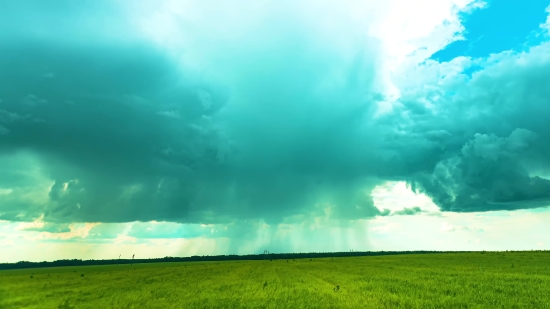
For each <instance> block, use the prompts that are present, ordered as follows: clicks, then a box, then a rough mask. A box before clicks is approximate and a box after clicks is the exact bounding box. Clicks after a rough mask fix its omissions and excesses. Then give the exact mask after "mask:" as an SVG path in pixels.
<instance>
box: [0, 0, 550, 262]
mask: <svg viewBox="0 0 550 309" xmlns="http://www.w3.org/2000/svg"><path fill="white" fill-rule="evenodd" d="M549 14H550V1H549V0H546V1H542V0H541V1H539V0H533V1H527V2H526V1H523V2H520V1H512V0H492V1H480V0H417V1H409V0H388V1H374V0H366V1H359V0H343V1H328V0H315V1H314V0H302V1H290V0H282V1H272V0H259V1H258V0H254V1H253V0H235V1H231V2H230V1H225V2H222V1H198V0H160V1H153V0H144V1H139V2H136V1H130V0H110V1H107V0H93V1H92V0H85V1H79V2H78V5H77V4H76V3H75V2H74V1H69V0H53V1H49V2H48V4H47V5H46V4H45V3H44V2H43V1H39V0H20V1H11V2H7V3H4V4H2V10H1V11H0V68H1V70H0V252H1V253H2V254H0V262H15V261H20V260H28V261H42V260H55V259H65V258H71V259H72V258H81V259H106V258H117V257H118V256H119V255H122V256H123V257H130V256H132V255H133V254H135V256H136V257H141V258H153V257H164V256H191V255H214V254H257V253H262V252H263V251H264V250H269V251H270V252H274V253H275V252H326V251H349V250H356V251H367V250H369V251H379V250H396V251H397V250H542V249H544V250H548V249H550V233H548V232H549V231H550V229H549V228H548V222H550V144H549V143H548V142H547V141H548V140H550V122H548V119H550V33H549V31H550V18H549Z"/></svg>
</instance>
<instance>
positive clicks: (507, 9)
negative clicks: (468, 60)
mask: <svg viewBox="0 0 550 309" xmlns="http://www.w3.org/2000/svg"><path fill="white" fill-rule="evenodd" d="M486 3H487V5H486V6H485V7H484V8H483V9H478V10H475V11H473V12H471V13H469V14H466V13H465V14H463V15H462V16H461V20H462V24H463V26H464V28H465V32H464V33H463V36H464V40H459V41H454V42H452V43H451V44H449V45H447V46H446V47H445V48H444V49H442V50H440V51H438V52H436V53H435V54H433V55H432V56H431V57H430V58H431V59H433V60H437V61H439V62H447V61H450V60H452V59H454V58H456V57H459V56H466V57H472V58H485V57H488V56H489V55H491V54H495V53H500V52H503V51H507V50H522V49H524V48H525V46H526V44H528V45H530V46H533V45H537V44H540V43H541V41H542V40H544V38H543V36H541V35H536V33H537V32H540V25H541V24H543V23H544V22H545V21H546V18H547V16H548V12H547V11H546V8H548V6H550V0H525V1H519V0H488V1H486ZM476 70H477V69H476V68H475V67H472V68H469V69H467V71H468V73H467V72H465V73H466V74H468V75H470V74H471V73H472V72H474V71H476Z"/></svg>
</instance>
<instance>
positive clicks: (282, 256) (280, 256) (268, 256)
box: [0, 251, 550, 270]
mask: <svg viewBox="0 0 550 309" xmlns="http://www.w3.org/2000/svg"><path fill="white" fill-rule="evenodd" d="M264 252H265V253H263V254H249V255H212V256H210V255H202V256H196V255H195V256H190V257H169V256H167V257H163V258H153V259H112V260H78V259H73V260H57V261H53V262H47V261H44V262H28V261H21V262H17V263H0V270H3V269H20V268H38V267H61V266H88V265H113V264H133V263H163V262H204V261H244V260H289V259H306V258H327V257H354V256H380V255H398V254H434V253H467V252H469V253H472V252H475V251H350V252H309V253H268V251H264ZM546 252H550V251H546ZM480 253H485V251H483V252H480Z"/></svg>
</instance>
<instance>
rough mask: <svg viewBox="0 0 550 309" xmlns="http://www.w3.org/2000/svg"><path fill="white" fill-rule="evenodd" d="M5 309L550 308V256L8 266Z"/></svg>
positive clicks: (1, 281)
mask: <svg viewBox="0 0 550 309" xmlns="http://www.w3.org/2000/svg"><path fill="white" fill-rule="evenodd" d="M0 308H550V252H498V253H497V252H487V253H479V252H478V253H444V254H418V255H415V254H410V255H389V256H369V257H340V258H317V259H295V260H292V259H290V260H272V261H270V260H262V261H223V262H185V263H157V264H134V265H107V266H80V267H56V268H34V269H20V270H3V271H0Z"/></svg>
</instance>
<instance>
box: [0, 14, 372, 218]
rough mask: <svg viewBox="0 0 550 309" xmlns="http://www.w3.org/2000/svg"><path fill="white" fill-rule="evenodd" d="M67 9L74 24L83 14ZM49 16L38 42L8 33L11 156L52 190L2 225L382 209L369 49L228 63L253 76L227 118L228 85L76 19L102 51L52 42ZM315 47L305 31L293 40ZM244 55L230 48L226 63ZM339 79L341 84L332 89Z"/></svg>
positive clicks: (291, 51)
mask: <svg viewBox="0 0 550 309" xmlns="http://www.w3.org/2000/svg"><path fill="white" fill-rule="evenodd" d="M63 8H65V9H66V10H67V12H66V13H67V14H68V15H69V16H72V14H73V11H75V10H76V13H75V15H76V16H78V15H79V14H81V13H82V10H84V9H81V8H76V7H71V8H68V7H65V6H63ZM90 14H92V13H90ZM44 16H45V15H44ZM38 17H39V18H41V17H42V15H41V14H39V16H38ZM14 20H16V19H14ZM48 20H49V19H46V20H42V22H43V26H44V27H45V30H43V31H41V32H39V33H38V34H36V33H35V32H33V31H30V30H29V31H27V32H24V33H22V34H21V36H19V37H17V38H14V37H11V36H5V37H3V40H4V41H5V42H6V44H3V45H2V47H1V49H2V50H1V55H2V56H1V57H0V65H1V67H2V68H4V69H3V70H2V72H1V73H0V84H1V86H0V97H1V98H2V100H3V101H2V103H1V110H2V114H1V115H2V118H1V119H2V122H1V125H2V126H3V131H2V132H3V135H2V139H1V140H0V143H1V148H0V153H1V154H2V156H3V158H6V159H5V160H8V158H12V157H10V156H14V155H16V154H17V152H18V151H26V152H28V153H31V154H33V155H34V156H35V157H36V158H37V160H38V162H39V166H40V170H41V172H42V173H43V174H44V175H46V177H48V178H49V179H51V180H52V183H53V184H52V185H51V186H50V189H49V193H48V196H47V199H46V200H44V201H43V202H42V203H41V204H39V206H35V207H34V208H33V209H28V208H25V209H22V208H19V207H14V206H15V204H13V203H12V204H10V205H9V206H8V207H7V208H6V209H3V213H2V216H3V218H9V219H10V220H14V219H16V218H20V219H22V220H23V219H24V220H28V219H31V218H36V217H38V216H39V215H40V214H41V213H44V214H45V217H44V220H48V221H102V222H125V221H134V220H140V221H147V220H166V221H180V222H227V221H230V220H233V219H235V218H245V219H246V218H264V219H265V220H267V221H273V220H279V219H280V218H281V217H283V216H286V215H292V214H296V213H304V212H307V213H309V212H315V211H317V210H315V209H317V208H318V207H321V208H322V207H326V205H327V203H328V204H330V205H332V207H335V210H334V211H333V214H334V216H336V217H340V218H358V217H372V216H374V215H376V214H377V209H376V208H375V207H373V204H372V199H371V198H370V196H369V195H368V194H369V192H370V190H369V188H372V187H374V186H375V185H376V183H377V182H376V181H374V180H373V177H372V175H370V174H369V173H368V172H367V171H368V170H369V169H372V164H373V162H371V160H369V159H368V158H369V157H372V156H373V151H372V149H371V147H370V146H368V145H367V144H366V143H363V142H364V141H365V140H368V139H372V140H374V139H375V138H376V137H375V135H376V134H375V132H373V131H372V128H370V125H369V124H368V123H364V120H365V119H366V118H367V117H368V115H369V114H371V113H372V112H373V110H374V106H373V100H372V99H371V98H370V97H364V96H363V94H362V92H364V90H368V87H369V84H370V82H371V80H372V78H373V77H372V76H371V75H372V74H373V73H372V72H371V71H372V70H371V69H370V67H372V63H373V60H372V59H364V58H363V57H361V56H360V55H361V52H357V53H356V54H357V55H358V56H353V59H351V61H348V59H344V61H341V60H339V59H336V60H338V61H339V62H338V63H337V64H336V65H333V66H329V65H327V64H325V63H324V62H325V61H327V60H330V59H328V58H327V57H332V56H331V55H328V56H327V55H317V56H312V54H310V53H307V52H305V51H301V52H300V51H296V47H295V46H286V45H277V46H274V48H277V49H278V50H276V51H275V53H273V54H269V55H264V54H252V55H250V56H249V57H247V58H243V59H238V61H237V63H236V64H227V63H220V65H221V66H222V67H223V66H225V67H226V68H225V69H224V70H226V71H225V72H228V71H230V70H237V71H239V70H240V71H242V72H240V71H239V72H237V73H235V74H233V75H232V77H231V78H232V81H233V82H234V84H231V85H230V86H231V88H232V89H231V90H232V92H231V98H232V99H233V100H234V101H237V99H235V98H236V97H238V102H234V103H233V104H234V105H235V106H237V107H235V108H230V109H227V110H226V111H224V112H223V115H222V108H223V107H224V106H225V105H226V104H227V102H228V99H229V98H230V94H229V93H228V91H227V89H226V88H225V84H227V81H226V82H225V84H223V83H216V82H213V81H211V80H207V81H206V80H203V79H202V78H201V77H199V76H198V75H197V74H194V73H192V71H191V70H185V69H181V66H180V65H179V63H178V62H177V61H176V59H174V58H173V57H170V56H168V53H167V52H165V51H162V50H159V49H158V48H155V47H153V46H151V45H147V44H145V43H144V42H143V41H140V40H122V41H119V40H109V37H108V36H106V38H103V37H100V38H97V36H98V34H97V33H98V32H101V29H99V30H97V29H88V28H86V27H84V26H83V25H81V24H80V23H81V22H80V21H79V20H77V19H76V18H75V19H74V20H72V19H70V18H69V20H68V21H66V23H68V24H71V22H72V23H73V26H74V27H81V28H82V29H84V31H83V33H82V34H81V35H83V36H86V35H88V36H91V38H90V42H89V43H87V42H86V40H82V39H80V38H74V37H73V36H70V35H69V36H67V37H66V38H65V37H61V36H55V35H52V33H54V29H55V28H56V27H58V24H57V23H54V24H53V25H52V24H47V23H46V22H47V21H48ZM57 22H59V21H57ZM8 24H9V23H7V22H4V25H5V27H7V26H6V25H8ZM33 29H34V28H33ZM118 30H119V29H115V32H116V31H118ZM258 31H260V32H262V31H268V32H269V31H272V30H270V29H260V30H258ZM44 33H45V34H44ZM101 34H104V33H101ZM273 34H274V35H275V36H278V35H280V34H277V33H273ZM254 35H256V34H254ZM277 39H278V40H286V39H284V37H279V38H277ZM304 39H307V36H306V34H305V33H301V34H300V33H298V34H296V37H294V38H292V39H291V41H290V43H293V42H294V43H296V44H297V45H300V44H304V43H303V42H302V43H300V41H302V40H304ZM283 43H286V42H284V41H283ZM230 45H233V44H230ZM221 47H224V46H221ZM222 49H223V48H222ZM239 52H241V50H239V49H238V48H237V49H236V48H235V47H230V48H227V49H224V53H225V54H226V56H225V57H227V55H229V56H231V55H235V54H236V53H239ZM256 52H257V51H256ZM277 53H280V54H281V55H279V54H277ZM346 61H347V62H346ZM233 65H234V67H232V66H233ZM362 71H365V72H366V73H365V72H362ZM288 74H291V75H288ZM330 74H336V75H338V76H335V77H334V78H337V79H339V80H340V81H341V83H342V84H341V85H337V88H336V89H323V88H322V87H320V86H321V85H322V83H323V78H327V77H329V78H332V77H331V75H330ZM266 77H268V79H265V78H266ZM289 77H291V80H289ZM360 84H365V87H366V88H364V87H362V86H359V85H360ZM331 87H332V86H331ZM337 91H345V92H344V93H342V94H340V93H337ZM371 97H372V95H371ZM239 105H240V106H239ZM222 116H223V117H222ZM342 137H343V138H342ZM7 169H8V170H9V169H10V168H9V167H8V168H7ZM18 180H20V181H22V178H21V177H19V178H18ZM7 187H10V186H7ZM320 204H322V205H321V206H319V205H320Z"/></svg>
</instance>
